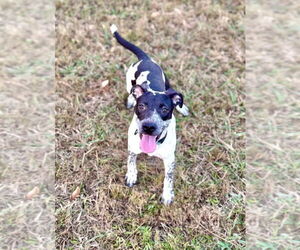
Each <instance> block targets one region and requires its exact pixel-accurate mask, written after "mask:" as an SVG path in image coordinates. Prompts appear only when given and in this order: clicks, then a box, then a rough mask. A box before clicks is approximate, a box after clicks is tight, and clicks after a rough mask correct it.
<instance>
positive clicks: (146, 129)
mask: <svg viewBox="0 0 300 250" xmlns="http://www.w3.org/2000/svg"><path fill="white" fill-rule="evenodd" d="M110 30H111V33H112V34H113V36H114V37H115V38H116V40H117V42H118V43H119V44H121V45H122V46H123V47H125V48H126V49H128V50H130V51H131V52H132V53H134V54H135V55H136V57H137V58H138V61H137V62H136V63H133V64H132V65H131V66H130V67H129V68H128V70H127V73H126V85H127V92H128V93H129V96H128V98H127V104H126V106H127V108H133V107H134V116H133V119H132V122H131V124H130V126H129V130H128V152H129V154H128V160H127V173H126V176H125V184H126V185H127V186H129V187H133V185H135V184H136V182H137V168H136V158H137V155H138V154H140V153H146V154H148V155H149V156H156V157H159V158H161V159H162V160H163V163H164V168H165V177H164V185H163V193H162V197H161V200H162V202H163V203H164V204H165V205H169V204H171V203H172V202H173V199H174V189H173V183H174V169H175V147H176V121H175V116H174V114H173V110H174V108H176V109H177V110H178V111H179V112H180V113H182V114H183V115H184V116H187V115H188V114H189V110H188V108H187V107H186V106H185V105H184V104H183V95H182V94H181V93H178V92H177V91H176V90H174V89H173V88H171V86H170V83H169V80H168V78H167V77H166V75H165V74H164V72H163V70H162V69H161V67H160V66H159V65H158V64H157V63H156V62H155V61H154V60H153V59H152V58H151V57H149V56H148V55H147V54H146V53H145V52H144V51H143V50H141V49H140V48H138V47H137V46H135V45H134V44H132V43H130V42H128V41H127V40H125V39H124V38H123V37H122V36H121V35H120V34H119V32H118V29H117V26H116V25H114V24H113V25H111V26H110Z"/></svg>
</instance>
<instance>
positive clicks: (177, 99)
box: [166, 88, 183, 108]
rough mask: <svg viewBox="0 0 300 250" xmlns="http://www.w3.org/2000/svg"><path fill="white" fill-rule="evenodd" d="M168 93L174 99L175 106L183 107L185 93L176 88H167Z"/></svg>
mask: <svg viewBox="0 0 300 250" xmlns="http://www.w3.org/2000/svg"><path fill="white" fill-rule="evenodd" d="M166 94H167V95H168V96H169V97H170V98H171V99H172V101H173V104H174V105H175V106H176V105H179V107H180V108H182V105H183V95H182V94H181V93H178V92H177V91H176V90H174V89H171V88H170V89H168V90H167V93H166Z"/></svg>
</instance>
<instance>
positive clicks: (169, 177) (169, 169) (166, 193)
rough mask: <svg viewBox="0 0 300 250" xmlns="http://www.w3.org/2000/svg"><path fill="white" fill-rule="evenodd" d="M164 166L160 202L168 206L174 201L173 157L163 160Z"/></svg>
mask: <svg viewBox="0 0 300 250" xmlns="http://www.w3.org/2000/svg"><path fill="white" fill-rule="evenodd" d="M163 161H164V166H165V178H164V189H163V193H162V202H163V203H164V204H165V205H169V204H171V203H172V202H173V199H174V190H173V184H174V170H175V156H174V155H173V156H172V157H168V158H166V159H163Z"/></svg>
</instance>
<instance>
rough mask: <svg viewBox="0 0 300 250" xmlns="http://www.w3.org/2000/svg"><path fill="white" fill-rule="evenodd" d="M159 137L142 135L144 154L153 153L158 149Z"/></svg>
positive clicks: (141, 146)
mask: <svg viewBox="0 0 300 250" xmlns="http://www.w3.org/2000/svg"><path fill="white" fill-rule="evenodd" d="M161 134H162V133H160V134H159V135H147V134H140V138H141V141H140V148H141V150H142V151H143V152H144V153H153V152H154V151H155V149H156V147H157V144H156V142H157V141H158V140H159V138H160V136H161Z"/></svg>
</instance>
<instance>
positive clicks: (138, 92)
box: [130, 85, 145, 99]
mask: <svg viewBox="0 0 300 250" xmlns="http://www.w3.org/2000/svg"><path fill="white" fill-rule="evenodd" d="M144 93H145V90H144V89H143V88H142V86H140V85H134V86H133V87H132V88H131V91H130V94H132V95H133V96H134V98H135V99H138V98H139V97H140V96H141V95H142V94H144Z"/></svg>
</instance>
